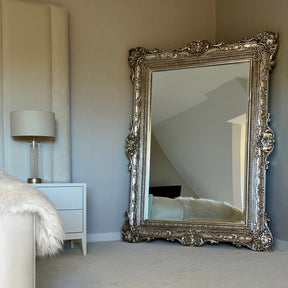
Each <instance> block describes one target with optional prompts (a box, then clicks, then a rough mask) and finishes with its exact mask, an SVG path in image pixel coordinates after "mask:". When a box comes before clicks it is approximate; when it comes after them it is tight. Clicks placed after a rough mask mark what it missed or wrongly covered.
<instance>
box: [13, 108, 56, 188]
mask: <svg viewBox="0 0 288 288" xmlns="http://www.w3.org/2000/svg"><path fill="white" fill-rule="evenodd" d="M10 128H11V136H12V137H26V138H29V140H30V139H31V142H30V141H29V142H30V145H29V161H30V163H29V165H30V169H29V176H30V177H29V178H28V179H27V182H28V183H41V182H42V180H41V178H40V177H39V169H38V168H39V167H38V160H39V155H38V154H39V143H38V142H37V140H38V141H39V138H41V139H42V137H50V138H54V137H55V114H54V113H53V112H48V111H28V110H20V111H12V112H11V113H10Z"/></svg>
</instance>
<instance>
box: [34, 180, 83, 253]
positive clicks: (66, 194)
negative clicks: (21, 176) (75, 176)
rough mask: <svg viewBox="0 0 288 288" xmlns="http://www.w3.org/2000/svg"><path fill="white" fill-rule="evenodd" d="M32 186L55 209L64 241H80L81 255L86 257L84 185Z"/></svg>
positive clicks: (46, 184)
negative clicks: (41, 193)
mask: <svg viewBox="0 0 288 288" xmlns="http://www.w3.org/2000/svg"><path fill="white" fill-rule="evenodd" d="M34 186H35V187H36V188H37V189H39V190H40V191H42V192H43V193H44V194H45V195H46V196H47V197H48V198H49V199H50V200H51V202H52V203H53V204H54V206H55V207H56V209H57V212H58V214H59V217H60V218H61V220H62V222H63V228H64V232H65V240H76V239H81V242H82V250H83V255H86V253H87V244H86V243H87V240H86V237H87V236H86V234H87V233H86V213H87V208H86V207H87V204H86V193H87V192H86V190H87V189H86V183H41V184H34Z"/></svg>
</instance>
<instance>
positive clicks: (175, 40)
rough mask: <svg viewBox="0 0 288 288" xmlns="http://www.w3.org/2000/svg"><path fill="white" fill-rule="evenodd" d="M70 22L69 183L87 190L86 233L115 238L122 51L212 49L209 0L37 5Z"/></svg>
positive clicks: (127, 88) (125, 99)
mask: <svg viewBox="0 0 288 288" xmlns="http://www.w3.org/2000/svg"><path fill="white" fill-rule="evenodd" d="M38 1H39V2H40V1H41V2H50V3H52V4H57V5H60V6H63V7H65V8H66V9H67V10H68V12H69V15H70V19H69V23H70V77H71V78H70V83H71V137H72V147H71V148H72V178H73V181H81V182H82V181H83V182H87V184H88V233H91V234H93V233H113V232H118V233H119V232H120V229H121V226H122V224H123V221H124V216H123V214H124V212H125V210H126V209H127V208H128V195H129V192H128V191H129V173H128V160H127V157H126V155H125V152H124V147H125V139H126V136H127V135H128V133H129V129H128V127H129V122H130V120H131V105H132V85H131V83H130V80H129V68H128V64H127V56H128V50H129V49H130V48H133V47H137V46H144V47H146V48H154V47H157V48H160V49H164V50H168V49H173V48H176V47H181V46H183V45H185V44H187V43H188V42H190V41H192V40H197V39H207V40H209V41H214V0H201V1H198V0H145V1H141V0H122V1H119V0H51V1H47V0H38Z"/></svg>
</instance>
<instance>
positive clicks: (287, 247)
mask: <svg viewBox="0 0 288 288" xmlns="http://www.w3.org/2000/svg"><path fill="white" fill-rule="evenodd" d="M274 250H280V251H288V241H284V240H278V239H274Z"/></svg>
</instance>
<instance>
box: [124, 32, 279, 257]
mask: <svg viewBox="0 0 288 288" xmlns="http://www.w3.org/2000/svg"><path fill="white" fill-rule="evenodd" d="M277 50H278V33H277V32H263V33H260V34H258V35H256V36H254V37H252V38H249V39H244V40H241V41H239V42H238V43H234V44H225V43H219V44H215V45H214V44H211V43H209V42H208V41H193V42H190V43H189V44H187V45H186V46H185V47H184V48H180V49H175V50H172V51H170V52H164V51H161V50H159V49H153V50H148V49H145V48H142V47H137V48H135V49H131V50H130V51H129V59H128V61H129V66H130V69H131V80H132V83H133V86H134V95H133V113H132V121H131V124H130V133H129V135H128V137H127V140H126V153H127V156H128V158H129V171H130V174H131V181H130V201H129V208H128V210H127V212H126V221H125V223H124V225H123V227H122V240H124V241H127V242H139V241H144V240H146V241H151V240H153V239H156V238H162V239H167V240H170V241H175V240H177V241H179V242H180V243H181V244H183V245H186V246H201V245H203V244H204V243H206V242H210V243H218V242H230V243H232V244H234V245H235V246H238V247H241V246H245V247H248V248H250V249H252V250H255V251H271V250H272V244H273V236H272V233H271V231H270V229H269V227H268V221H269V217H268V215H267V214H266V213H265V193H266V170H267V169H268V166H269V161H268V160H267V158H268V156H269V155H270V154H271V152H272V151H273V149H274V141H275V140H274V133H273V131H272V130H271V128H270V127H269V121H270V114H269V113H268V94H269V74H270V71H271V69H272V67H273V65H274V59H275V56H276V53H277ZM241 61H249V62H250V68H251V69H250V93H249V109H248V110H249V113H248V114H249V115H248V126H249V127H248V129H249V135H248V147H247V148H248V157H247V171H248V173H247V183H246V184H247V185H246V187H247V206H246V220H245V223H244V224H239V223H238V224H237V223H236V224H235V223H208V222H205V223H204V222H185V221H163V220H162V221H159V220H158V221H157V220H149V219H145V211H144V207H145V205H146V204H145V203H146V202H145V197H146V196H147V191H146V190H147V185H146V177H147V163H146V162H147V154H148V153H149V149H148V145H147V142H149V141H148V140H147V139H149V137H150V136H149V133H150V130H149V129H150V128H149V121H150V86H149V85H151V84H150V83H151V73H152V71H157V70H167V69H175V68H179V69H180V68H181V67H183V68H185V67H197V66H203V65H217V64H225V63H234V62H241Z"/></svg>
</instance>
